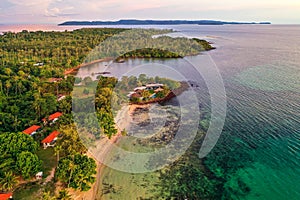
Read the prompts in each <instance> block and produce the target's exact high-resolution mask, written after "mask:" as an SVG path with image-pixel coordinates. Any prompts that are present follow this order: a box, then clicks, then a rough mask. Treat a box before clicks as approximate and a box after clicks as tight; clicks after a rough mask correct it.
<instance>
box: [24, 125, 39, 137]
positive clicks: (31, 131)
mask: <svg viewBox="0 0 300 200" xmlns="http://www.w3.org/2000/svg"><path fill="white" fill-rule="evenodd" d="M40 128H41V127H40V126H37V125H33V126H31V127H29V128H27V129H26V130H24V131H23V133H25V134H27V135H34V134H35V133H36V132H37V131H38V130H39V129H40Z"/></svg>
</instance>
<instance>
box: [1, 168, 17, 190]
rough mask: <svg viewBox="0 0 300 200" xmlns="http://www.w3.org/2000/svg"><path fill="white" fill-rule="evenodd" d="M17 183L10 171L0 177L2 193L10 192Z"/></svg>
mask: <svg viewBox="0 0 300 200" xmlns="http://www.w3.org/2000/svg"><path fill="white" fill-rule="evenodd" d="M17 183H18V179H17V178H16V177H15V175H14V174H13V173H12V171H9V172H4V175H3V177H0V188H1V190H3V191H10V190H12V189H13V188H14V187H15V185H16V184H17Z"/></svg>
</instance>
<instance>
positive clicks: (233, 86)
mask: <svg viewBox="0 0 300 200" xmlns="http://www.w3.org/2000/svg"><path fill="white" fill-rule="evenodd" d="M120 27H124V26H120ZM141 27H143V26H141ZM151 27H152V28H153V27H154V28H173V29H175V30H178V31H179V32H177V33H172V34H171V35H172V36H182V35H185V36H188V37H200V38H205V39H207V40H209V41H211V42H213V43H214V45H215V46H216V47H217V49H216V50H213V51H210V52H209V53H208V55H209V56H211V58H212V60H213V62H215V64H216V66H217V67H218V69H219V71H220V74H221V75H222V77H223V81H224V84H225V89H226V94H227V103H228V108H227V109H228V110H227V116H226V122H225V126H224V128H223V132H222V135H221V138H220V139H219V141H218V143H217V145H216V146H215V148H214V149H213V151H212V152H211V153H210V154H209V155H208V156H207V157H206V158H205V159H204V164H205V167H206V168H207V169H209V170H210V171H212V172H214V174H215V175H216V176H217V178H218V179H222V180H224V186H223V189H221V190H220V192H225V193H226V194H224V198H225V199H295V200H296V199H300V185H299V182H300V35H299V33H300V26H287V25H267V26H264V25H239V26H234V25H229V26H190V25H186V26H168V27H164V26H151ZM48 28H49V27H48ZM52 29H54V28H53V27H52ZM59 29H60V30H65V29H67V28H66V27H60V28H59ZM68 29H69V30H72V29H74V28H73V27H69V28H68ZM7 30H10V29H8V28H7V27H4V26H0V32H1V31H7ZM41 30H48V29H43V28H41ZM54 30H57V29H54ZM206 56H207V55H206ZM188 59H190V60H194V61H195V62H197V59H199V60H201V55H200V56H197V57H192V58H188ZM153 63H157V66H159V65H160V67H161V65H167V66H170V67H173V68H174V69H175V70H176V71H178V72H180V73H182V74H184V76H185V77H187V78H188V79H190V80H193V81H196V82H197V83H198V85H199V87H198V88H196V91H197V92H198V94H199V102H200V104H201V106H202V107H203V109H206V108H209V102H210V101H209V94H208V91H207V87H206V85H205V82H204V81H203V79H202V78H201V77H200V78H199V77H198V78H199V79H198V78H197V77H196V78H195V77H194V73H193V71H187V70H186V69H189V68H188V65H189V64H188V62H186V60H184V59H169V60H144V59H137V60H129V61H128V62H126V63H123V64H114V65H113V66H112V67H111V68H108V70H109V71H111V72H112V75H116V76H121V75H123V74H124V73H126V72H128V71H130V70H131V72H130V73H131V74H135V73H138V71H136V72H135V71H134V70H135V69H136V68H135V67H136V66H141V65H145V66H147V65H154V64H153ZM101 69H102V67H101V66H99V65H93V66H90V67H89V68H85V69H82V70H81V71H80V73H81V74H79V75H81V76H82V77H84V76H85V75H87V74H90V72H91V71H93V72H97V70H98V71H101ZM145 69H146V68H143V70H145ZM130 73H129V74H130ZM146 73H148V74H149V75H151V74H152V73H154V74H157V75H159V74H161V75H166V73H167V72H164V71H161V70H160V71H158V70H157V71H155V70H150V71H146ZM175 76H176V75H174V76H173V77H175ZM178 79H180V78H178ZM241 188H242V189H241Z"/></svg>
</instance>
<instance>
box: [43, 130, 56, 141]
mask: <svg viewBox="0 0 300 200" xmlns="http://www.w3.org/2000/svg"><path fill="white" fill-rule="evenodd" d="M58 135H59V132H58V131H53V132H52V133H50V135H48V137H46V138H45V139H44V140H43V141H42V143H51V142H52V141H53V140H54V139H55V138H56V137H57V136H58Z"/></svg>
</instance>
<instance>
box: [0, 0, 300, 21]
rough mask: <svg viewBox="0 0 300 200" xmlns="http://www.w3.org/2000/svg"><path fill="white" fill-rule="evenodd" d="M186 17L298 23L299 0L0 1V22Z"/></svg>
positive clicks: (191, 18) (299, 13)
mask: <svg viewBox="0 0 300 200" xmlns="http://www.w3.org/2000/svg"><path fill="white" fill-rule="evenodd" d="M119 19H187V20H201V19H211V20H223V21H247V22H250V21H251V22H252V21H256V22H259V21H270V22H272V23H274V24H299V23H300V1H299V0H219V1H213V0H164V1H162V0H147V1H145V0H0V24H57V23H61V22H64V21H69V20H88V21H91V20H94V21H96V20H100V21H105V20H119Z"/></svg>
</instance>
